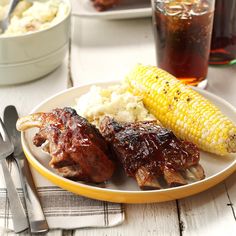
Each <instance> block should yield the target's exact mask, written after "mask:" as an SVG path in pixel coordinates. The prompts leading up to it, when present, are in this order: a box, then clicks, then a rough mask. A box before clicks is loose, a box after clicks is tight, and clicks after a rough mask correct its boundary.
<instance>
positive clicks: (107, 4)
mask: <svg viewBox="0 0 236 236" xmlns="http://www.w3.org/2000/svg"><path fill="white" fill-rule="evenodd" d="M91 1H92V2H93V5H94V7H95V8H96V10H97V11H105V10H107V9H109V8H111V7H113V6H114V5H116V4H117V3H118V2H119V1H120V0H91Z"/></svg>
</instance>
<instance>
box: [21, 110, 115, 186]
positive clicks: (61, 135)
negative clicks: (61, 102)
mask: <svg viewBox="0 0 236 236" xmlns="http://www.w3.org/2000/svg"><path fill="white" fill-rule="evenodd" d="M32 127H38V128H40V129H39V132H38V133H37V134H36V135H35V137H34V140H33V141H34V144H35V145H36V146H41V145H42V144H43V143H45V141H47V142H48V144H47V145H46V146H44V150H45V151H47V152H49V153H50V155H51V157H52V159H51V161H50V163H49V165H50V166H51V167H52V168H54V169H56V170H57V171H58V172H59V173H60V174H61V175H63V176H64V177H66V178H70V179H74V180H85V181H90V182H94V183H100V182H104V181H106V180H108V179H109V178H110V177H111V176H112V174H113V171H114V165H113V163H112V161H111V160H110V159H109V150H108V146H107V144H106V142H105V140H104V138H103V137H102V135H101V134H100V132H99V131H98V130H97V129H96V128H95V126H93V125H91V124H90V123H89V122H88V121H87V120H86V119H84V118H83V117H81V116H79V115H78V114H77V113H76V111H75V110H73V109H71V108H68V107H66V108H64V109H54V110H53V111H52V112H49V113H42V112H41V113H35V114H32V115H30V116H26V117H22V118H20V119H19V120H18V122H17V128H18V130H20V131H23V130H26V129H29V128H32Z"/></svg>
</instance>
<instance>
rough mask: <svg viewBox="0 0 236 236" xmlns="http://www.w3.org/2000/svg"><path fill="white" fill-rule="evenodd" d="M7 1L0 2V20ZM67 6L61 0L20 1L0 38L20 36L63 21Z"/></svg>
mask: <svg viewBox="0 0 236 236" xmlns="http://www.w3.org/2000/svg"><path fill="white" fill-rule="evenodd" d="M6 8H7V0H0V19H3V17H4V15H5V12H6ZM68 12H69V6H68V4H67V3H66V2H65V1H62V0H34V1H32V0H21V1H19V3H18V4H17V6H16V7H15V9H14V11H13V13H12V15H11V19H10V24H9V26H8V28H7V29H6V30H5V32H2V31H1V36H11V35H21V34H25V33H29V32H35V31H39V30H42V29H47V28H50V27H51V26H53V25H55V24H57V23H58V22H60V21H61V20H63V19H64V18H65V17H66V16H67V15H68Z"/></svg>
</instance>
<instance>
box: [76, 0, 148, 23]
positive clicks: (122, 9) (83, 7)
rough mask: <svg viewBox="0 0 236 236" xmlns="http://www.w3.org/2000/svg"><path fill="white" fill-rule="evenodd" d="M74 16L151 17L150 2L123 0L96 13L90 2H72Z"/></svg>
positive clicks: (107, 17) (145, 0)
mask: <svg viewBox="0 0 236 236" xmlns="http://www.w3.org/2000/svg"><path fill="white" fill-rule="evenodd" d="M72 6H73V7H72V14H73V15H74V16H81V17H92V18H100V19H128V18H140V17H148V16H151V15H152V11H151V3H150V0H125V1H123V2H122V1H121V3H120V4H119V5H117V6H114V7H113V8H111V9H109V10H107V11H103V12H98V11H96V9H95V8H94V7H93V5H92V3H91V1H90V0H72Z"/></svg>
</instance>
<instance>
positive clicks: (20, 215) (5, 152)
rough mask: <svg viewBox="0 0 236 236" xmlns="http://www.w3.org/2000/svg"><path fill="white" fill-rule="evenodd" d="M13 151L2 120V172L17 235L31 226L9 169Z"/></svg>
mask: <svg viewBox="0 0 236 236" xmlns="http://www.w3.org/2000/svg"><path fill="white" fill-rule="evenodd" d="M13 151H14V146H13V144H12V142H11V141H10V139H9V137H8V134H7V132H6V129H5V126H4V124H3V122H2V119H1V118H0V162H1V165H2V170H3V174H4V178H5V182H6V187H7V195H8V200H9V203H10V209H11V213H12V221H13V226H14V231H15V233H20V232H22V231H24V230H26V229H27V228H28V227H29V225H28V220H27V217H26V214H25V211H24V208H23V206H22V203H21V201H20V197H19V195H18V193H17V190H16V187H15V185H14V183H13V180H12V177H11V173H10V171H9V169H8V167H7V160H6V158H7V157H8V156H10V155H11V154H12V153H13Z"/></svg>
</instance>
